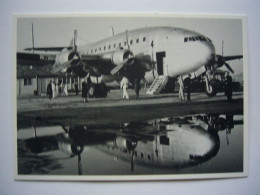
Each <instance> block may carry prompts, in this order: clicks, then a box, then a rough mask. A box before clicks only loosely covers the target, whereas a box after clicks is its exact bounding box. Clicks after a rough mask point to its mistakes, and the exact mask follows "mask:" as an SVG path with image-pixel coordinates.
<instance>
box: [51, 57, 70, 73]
mask: <svg viewBox="0 0 260 195" xmlns="http://www.w3.org/2000/svg"><path fill="white" fill-rule="evenodd" d="M72 61H73V59H71V60H69V61H68V62H66V63H63V64H54V65H53V68H52V70H51V73H52V74H55V73H57V72H60V71H61V70H62V69H64V68H68V67H69V66H70V65H71V63H72Z"/></svg>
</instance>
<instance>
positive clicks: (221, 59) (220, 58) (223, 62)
mask: <svg viewBox="0 0 260 195" xmlns="http://www.w3.org/2000/svg"><path fill="white" fill-rule="evenodd" d="M223 46H224V41H222V55H216V64H217V67H218V68H220V67H222V66H223V65H225V66H226V68H227V69H228V70H229V71H230V72H232V73H234V70H233V69H232V68H231V67H230V65H229V64H228V63H227V62H226V61H230V60H236V59H241V58H243V56H242V55H237V56H225V57H224V56H223Z"/></svg>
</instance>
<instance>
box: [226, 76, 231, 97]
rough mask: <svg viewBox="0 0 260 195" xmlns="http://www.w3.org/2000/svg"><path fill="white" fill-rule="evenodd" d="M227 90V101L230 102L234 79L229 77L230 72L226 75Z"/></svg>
mask: <svg viewBox="0 0 260 195" xmlns="http://www.w3.org/2000/svg"><path fill="white" fill-rule="evenodd" d="M225 88H226V96H227V100H228V101H229V102H230V101H231V100H232V77H231V76H230V75H229V72H226V73H225Z"/></svg>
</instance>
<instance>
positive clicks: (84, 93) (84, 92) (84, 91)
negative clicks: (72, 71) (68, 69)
mask: <svg viewBox="0 0 260 195" xmlns="http://www.w3.org/2000/svg"><path fill="white" fill-rule="evenodd" d="M81 95H82V98H83V102H84V103H85V102H87V101H88V84H87V82H86V81H85V80H83V82H82V94H81Z"/></svg>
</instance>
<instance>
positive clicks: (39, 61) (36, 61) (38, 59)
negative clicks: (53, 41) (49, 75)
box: [17, 52, 56, 66]
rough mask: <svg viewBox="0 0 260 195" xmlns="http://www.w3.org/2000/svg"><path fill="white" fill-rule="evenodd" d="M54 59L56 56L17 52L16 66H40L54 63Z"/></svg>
mask: <svg viewBox="0 0 260 195" xmlns="http://www.w3.org/2000/svg"><path fill="white" fill-rule="evenodd" d="M55 57H56V55H54V54H34V53H23V52H17V64H19V65H34V66H42V65H47V64H52V63H54V62H55Z"/></svg>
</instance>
